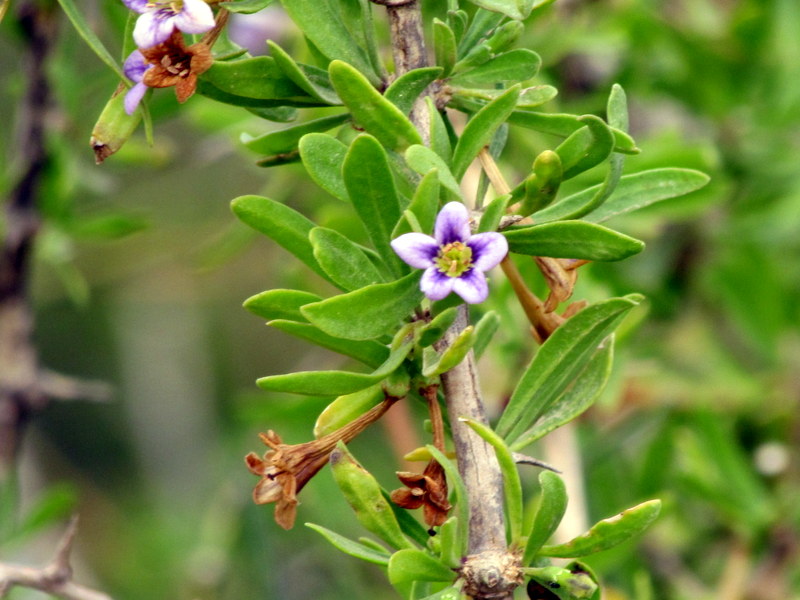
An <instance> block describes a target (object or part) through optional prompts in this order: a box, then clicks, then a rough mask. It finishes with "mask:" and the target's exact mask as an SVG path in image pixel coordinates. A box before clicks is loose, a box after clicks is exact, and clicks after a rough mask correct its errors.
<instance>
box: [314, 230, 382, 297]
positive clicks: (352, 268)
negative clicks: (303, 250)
mask: <svg viewBox="0 0 800 600" xmlns="http://www.w3.org/2000/svg"><path fill="white" fill-rule="evenodd" d="M308 239H309V240H310V241H311V245H312V246H313V247H314V257H315V258H316V259H317V262H318V263H319V265H320V267H322V269H323V270H324V271H325V272H326V273H327V274H328V276H329V277H330V278H331V280H332V281H333V282H334V283H335V284H336V285H337V286H339V288H341V289H343V290H345V291H348V292H349V291H351V290H357V289H359V288H362V287H366V286H368V285H371V284H373V283H382V282H383V280H384V279H383V276H382V275H381V274H380V272H379V271H378V269H377V268H376V267H375V265H374V264H373V262H372V261H371V260H370V259H369V258H368V257H367V255H366V254H365V253H364V250H363V249H362V248H361V247H359V246H358V245H357V244H355V243H353V242H351V241H350V240H349V239H348V238H346V237H345V236H343V235H342V234H341V233H339V232H338V231H335V230H333V229H327V228H325V227H315V228H314V229H312V230H311V233H309V235H308Z"/></svg>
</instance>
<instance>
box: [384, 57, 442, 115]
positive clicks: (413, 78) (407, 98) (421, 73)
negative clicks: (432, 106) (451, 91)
mask: <svg viewBox="0 0 800 600" xmlns="http://www.w3.org/2000/svg"><path fill="white" fill-rule="evenodd" d="M441 74H442V69H441V67H422V68H421V69H413V70H411V71H408V72H406V73H403V74H402V75H401V76H400V77H398V78H397V79H395V80H394V81H393V82H392V83H391V85H390V86H389V87H388V88H386V91H385V92H384V93H383V96H384V98H386V99H387V100H388V101H389V102H391V103H392V104H394V105H395V106H396V107H397V108H399V109H400V110H401V111H402V112H403V114H406V115H407V114H408V113H410V112H411V109H412V108H413V107H414V102H415V101H416V100H417V98H419V96H420V94H422V92H424V91H425V89H426V88H427V87H428V86H429V85H430V84H431V83H433V82H434V81H435V80H436V78H437V77H439V76H440V75H441Z"/></svg>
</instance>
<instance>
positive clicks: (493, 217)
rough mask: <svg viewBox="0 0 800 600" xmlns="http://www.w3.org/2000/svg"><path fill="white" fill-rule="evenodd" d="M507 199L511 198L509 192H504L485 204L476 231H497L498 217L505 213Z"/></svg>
mask: <svg viewBox="0 0 800 600" xmlns="http://www.w3.org/2000/svg"><path fill="white" fill-rule="evenodd" d="M509 200H511V194H505V195H503V196H498V197H497V198H495V199H494V200H492V201H491V202H490V203H489V204H488V205H487V206H486V208H485V209H484V211H483V215H482V216H481V222H480V224H479V225H478V233H482V232H485V231H497V228H498V227H499V226H500V219H502V218H503V216H504V215H505V214H506V207H507V206H508V201H509Z"/></svg>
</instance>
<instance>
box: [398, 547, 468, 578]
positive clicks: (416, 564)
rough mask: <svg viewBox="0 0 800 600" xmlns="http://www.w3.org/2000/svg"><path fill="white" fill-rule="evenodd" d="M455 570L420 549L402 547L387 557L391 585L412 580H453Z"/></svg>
mask: <svg viewBox="0 0 800 600" xmlns="http://www.w3.org/2000/svg"><path fill="white" fill-rule="evenodd" d="M455 578H456V574H455V572H454V571H453V570H452V569H450V568H449V567H447V566H446V565H444V564H442V562H441V561H440V560H438V559H437V558H435V557H433V556H431V555H430V554H428V553H427V552H424V551H422V550H412V549H404V550H398V551H397V552H395V553H394V554H392V558H391V559H389V582H390V583H391V584H392V585H398V584H401V583H406V582H412V581H453V580H454V579H455Z"/></svg>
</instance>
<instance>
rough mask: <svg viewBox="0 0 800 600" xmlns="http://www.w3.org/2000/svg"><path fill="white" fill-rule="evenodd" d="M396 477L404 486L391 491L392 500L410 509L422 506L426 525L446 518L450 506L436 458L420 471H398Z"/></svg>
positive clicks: (439, 522)
mask: <svg viewBox="0 0 800 600" xmlns="http://www.w3.org/2000/svg"><path fill="white" fill-rule="evenodd" d="M397 478H398V479H399V480H400V481H401V482H402V483H403V485H405V486H406V487H404V488H399V489H396V490H394V491H393V492H392V493H391V499H392V502H394V503H395V504H397V505H398V506H401V507H403V508H407V509H410V510H414V509H416V508H420V507H423V509H422V516H423V519H424V520H425V523H426V525H428V527H436V526H438V525H441V524H442V523H444V522H445V521H446V520H447V513H448V512H450V509H451V508H452V507H451V505H450V502H448V500H447V479H446V478H445V475H444V469H442V466H441V465H440V464H439V463H438V462H436V460H433V459H431V460H430V461H429V462H428V465H427V466H426V467H425V470H424V471H423V472H422V473H411V472H408V471H400V472H398V473H397Z"/></svg>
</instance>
